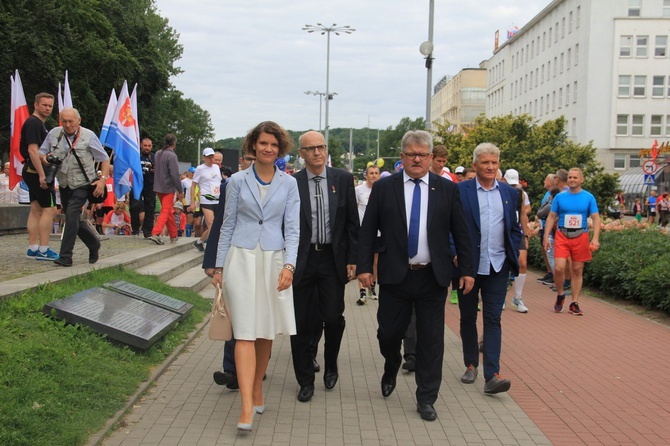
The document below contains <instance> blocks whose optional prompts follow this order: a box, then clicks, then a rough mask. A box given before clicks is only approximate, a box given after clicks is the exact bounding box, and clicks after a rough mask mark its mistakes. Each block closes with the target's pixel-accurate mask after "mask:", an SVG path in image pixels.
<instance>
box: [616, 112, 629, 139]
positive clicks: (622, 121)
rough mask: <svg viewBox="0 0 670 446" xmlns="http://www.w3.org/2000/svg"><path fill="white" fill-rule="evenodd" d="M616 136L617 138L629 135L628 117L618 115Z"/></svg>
mask: <svg viewBox="0 0 670 446" xmlns="http://www.w3.org/2000/svg"><path fill="white" fill-rule="evenodd" d="M616 134H617V136H627V135H628V115H616Z"/></svg>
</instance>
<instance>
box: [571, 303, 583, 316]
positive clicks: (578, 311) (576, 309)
mask: <svg viewBox="0 0 670 446" xmlns="http://www.w3.org/2000/svg"><path fill="white" fill-rule="evenodd" d="M568 312H569V313H570V314H574V315H575V316H584V313H583V312H582V310H581V309H580V308H579V304H578V303H577V302H572V303H570V309H569V310H568Z"/></svg>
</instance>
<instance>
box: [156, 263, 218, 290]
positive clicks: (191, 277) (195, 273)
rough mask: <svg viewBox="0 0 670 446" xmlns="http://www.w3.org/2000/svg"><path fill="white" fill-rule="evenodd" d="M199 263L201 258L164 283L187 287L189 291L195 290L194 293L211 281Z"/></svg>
mask: <svg viewBox="0 0 670 446" xmlns="http://www.w3.org/2000/svg"><path fill="white" fill-rule="evenodd" d="M201 264H202V258H201V259H200V262H199V263H198V264H197V265H196V266H194V267H192V268H190V269H187V270H186V271H184V272H183V273H181V274H179V275H176V276H175V277H173V278H171V279H170V280H167V281H166V283H167V284H168V285H170V286H172V287H175V288H183V289H189V290H191V291H195V292H196V293H197V292H199V291H200V290H202V289H203V288H205V287H206V286H207V285H209V283H210V281H211V279H210V278H209V277H208V276H207V275H206V274H205V272H204V270H203V269H202V267H201ZM210 294H211V293H210Z"/></svg>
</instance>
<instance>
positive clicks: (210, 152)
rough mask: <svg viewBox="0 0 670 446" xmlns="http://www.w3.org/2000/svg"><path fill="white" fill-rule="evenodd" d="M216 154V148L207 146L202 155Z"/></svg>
mask: <svg viewBox="0 0 670 446" xmlns="http://www.w3.org/2000/svg"><path fill="white" fill-rule="evenodd" d="M212 155H214V149H212V148H211V147H207V148H206V149H205V150H203V151H202V156H212Z"/></svg>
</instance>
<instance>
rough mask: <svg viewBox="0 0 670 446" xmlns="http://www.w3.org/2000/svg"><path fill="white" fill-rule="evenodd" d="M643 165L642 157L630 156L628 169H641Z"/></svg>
mask: <svg viewBox="0 0 670 446" xmlns="http://www.w3.org/2000/svg"><path fill="white" fill-rule="evenodd" d="M641 165H642V164H641V163H640V155H637V154H635V155H628V168H629V169H632V168H634V167H640V166H641Z"/></svg>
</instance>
